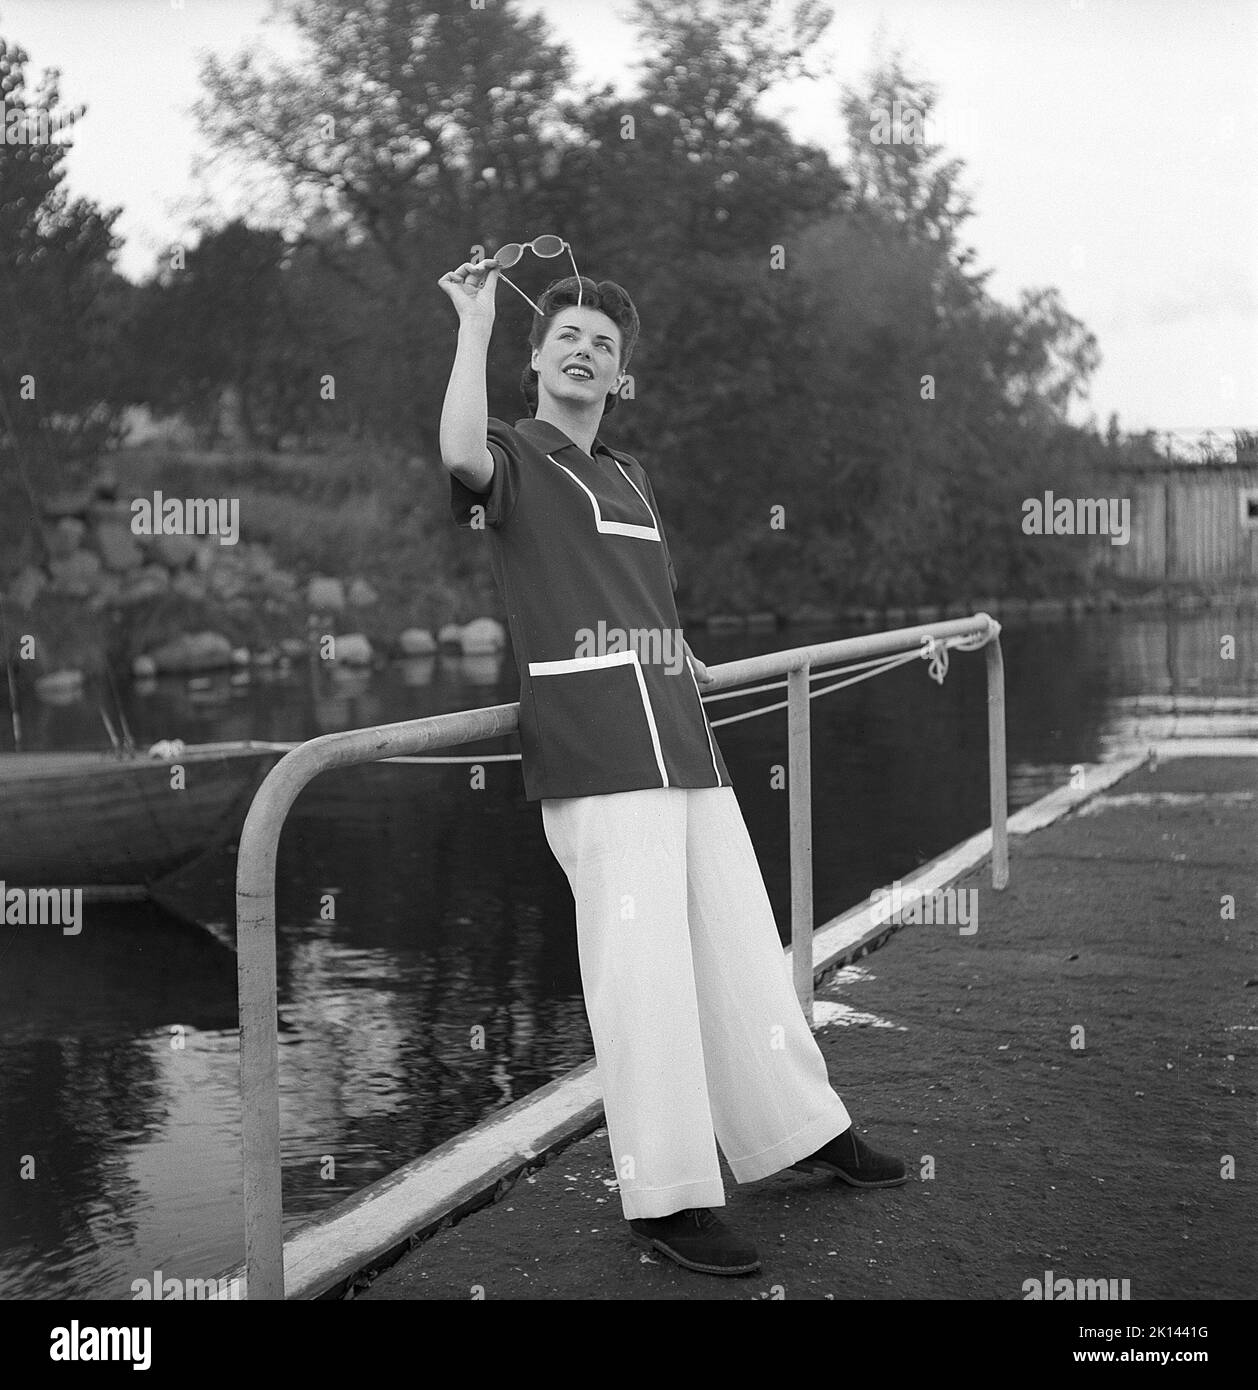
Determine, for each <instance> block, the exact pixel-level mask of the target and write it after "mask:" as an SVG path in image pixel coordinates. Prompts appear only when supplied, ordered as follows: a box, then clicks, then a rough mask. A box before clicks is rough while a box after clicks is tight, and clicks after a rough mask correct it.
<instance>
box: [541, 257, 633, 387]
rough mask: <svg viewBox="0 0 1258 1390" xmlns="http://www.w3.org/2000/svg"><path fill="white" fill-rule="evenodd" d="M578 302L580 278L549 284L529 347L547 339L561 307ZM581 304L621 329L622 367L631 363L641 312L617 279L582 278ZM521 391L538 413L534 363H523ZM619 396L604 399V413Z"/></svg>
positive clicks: (621, 369) (543, 296) (572, 306)
mask: <svg viewBox="0 0 1258 1390" xmlns="http://www.w3.org/2000/svg"><path fill="white" fill-rule="evenodd" d="M576 303H577V277H576V276H575V275H569V276H568V278H567V279H566V280H556V281H554V282H553V283H552V284H550V285H548V286H547V287H546V290H545V292H544V293H543V295H542V297H541V298H540V299H539V300H538V301H537V307H538V308H539V309H540V310H541V311H542V312H541V313H540V314H534V315H533V327H532V328H531V329H530V330H529V346H530V347H533V348H540V347H541V345H542V344H543V343H544V342H545V341H546V334H547V333H548V332H549V331H550V325H551V323H552V322H553V320H554V318H555V315H556V314H558V313H559V311H560V310H561V309H570V308H575V307H576ZM581 307H582V308H583V309H598V310H600V311H601V312H602V313H604V314H606V315H607V317H608V318H609V319H611V321H612V322H613V323H614V324H615V325H616V327H617V328H619V329H620V363H619V370H620V371H622V372H623V371H624V369H625V368H626V367H627V366H628V365H629V359H630V358H631V357H632V356H633V350H634V348H635V347H636V346H637V342H638V327H639V325H638V311H637V309H635V308H634V306H633V300H632V299H630V298H629V296H628V294H627V293H626V292H625V291H624V290H623V289H622V288H621V287H620V286H619V285H618V284H617V283H616V282H615V281H614V280H600V281H599V283H598V284H595V283H594V281H593V280H591V279H590V278H589V276H587V275H583V276H582V277H581ZM520 391H521V392H522V394H523V396H524V400H525V403H526V404H527V406H528V408H529V414H530V415H536V414H537V373H536V372H535V371H534V370H533V366H532V363H531V362H526V363H525V364H524V370H523V372H521V373H520ZM617 399H618V396H617V394H616V392H615V391H609V392H608V393H607V398H606V399H605V400H604V402H603V414H604V415H610V414H611V412H612V411H613V410H615V409H616V401H617Z"/></svg>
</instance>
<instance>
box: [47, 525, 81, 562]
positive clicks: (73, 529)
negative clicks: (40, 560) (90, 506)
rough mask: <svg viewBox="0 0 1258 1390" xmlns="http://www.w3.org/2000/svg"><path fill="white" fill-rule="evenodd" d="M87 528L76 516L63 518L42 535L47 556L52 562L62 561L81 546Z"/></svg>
mask: <svg viewBox="0 0 1258 1390" xmlns="http://www.w3.org/2000/svg"><path fill="white" fill-rule="evenodd" d="M86 534H87V527H86V526H84V524H83V523H82V522H81V521H80V520H79V519H78V517H76V516H63V517H62V518H61V520H60V521H58V522H57V524H56V525H55V526H53V527H52V528H51V529H50V530H48V531H46V532H45V533H44V540H45V541H46V543H47V545H48V554H49V555H50V556H51V558H52V559H54V560H64V559H66V558H67V557H68V556H70V555H73V554H74V552H75V551H76V550H77V549H78V548H79V546H81V545H82V544H83V537H84V536H85V535H86Z"/></svg>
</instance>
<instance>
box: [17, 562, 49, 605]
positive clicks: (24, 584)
mask: <svg viewBox="0 0 1258 1390" xmlns="http://www.w3.org/2000/svg"><path fill="white" fill-rule="evenodd" d="M47 587H48V580H47V578H46V577H45V575H44V572H43V570H39V569H36V568H35V566H34V565H27V566H26V567H25V568H24V569H22V570H19V571H18V576H17V578H16V579H15V580H14V581H13V582H12V583H11V584H10V585H9V602H10V603H14V604H16V605H17V606H18V607H19V608H29V607H30V606H31V604H33V603H34V602H35V600H36V599H37V598H38V597H39V596H40V594H42V593H43V592H44V590H45V589H46V588H47Z"/></svg>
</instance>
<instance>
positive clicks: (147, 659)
mask: <svg viewBox="0 0 1258 1390" xmlns="http://www.w3.org/2000/svg"><path fill="white" fill-rule="evenodd" d="M131 674H132V675H133V676H135V677H136V679H137V680H151V679H152V678H153V677H154V676H155V675H157V662H156V661H154V660H153V658H152V657H151V656H137V657H136V659H135V660H134V661H133V662H132V663H131Z"/></svg>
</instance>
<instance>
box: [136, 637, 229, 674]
mask: <svg viewBox="0 0 1258 1390" xmlns="http://www.w3.org/2000/svg"><path fill="white" fill-rule="evenodd" d="M151 656H152V658H153V661H154V662H155V664H156V666H157V669H158V671H160V672H162V673H165V672H168V671H215V670H218V669H219V668H221V667H224V666H230V665H231V664H232V644H231V643H230V642H229V641H228V640H227V638H226V637H224V636H222V634H221V633H217V632H188V633H185V634H184V635H183V636H182V637H176V638H174V639H173V641H170V642H166V643H164V644H163V645H162V646H160V647H158V649H157V650H156V651H155V652H152V653H151Z"/></svg>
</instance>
